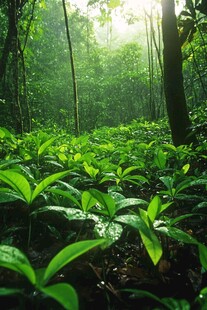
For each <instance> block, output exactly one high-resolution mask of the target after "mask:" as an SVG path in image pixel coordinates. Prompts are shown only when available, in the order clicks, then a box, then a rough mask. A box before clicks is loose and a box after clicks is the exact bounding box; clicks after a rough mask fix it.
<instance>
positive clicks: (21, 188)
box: [0, 170, 31, 204]
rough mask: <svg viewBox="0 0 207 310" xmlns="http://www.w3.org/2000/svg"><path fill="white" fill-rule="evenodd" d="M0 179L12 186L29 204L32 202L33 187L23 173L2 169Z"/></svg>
mask: <svg viewBox="0 0 207 310" xmlns="http://www.w3.org/2000/svg"><path fill="white" fill-rule="evenodd" d="M0 179H1V180H2V181H3V182H5V183H6V184H8V185H9V186H11V187H12V188H13V189H14V190H15V191H16V192H17V193H18V194H19V195H20V198H23V200H24V201H25V202H26V203H27V204H30V202H31V188H30V185H29V182H28V181H27V179H26V178H25V177H24V176H23V175H21V174H20V173H18V172H15V171H12V170H6V171H0Z"/></svg>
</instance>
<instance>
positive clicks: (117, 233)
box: [94, 218, 123, 248]
mask: <svg viewBox="0 0 207 310" xmlns="http://www.w3.org/2000/svg"><path fill="white" fill-rule="evenodd" d="M94 232H95V235H96V237H97V238H105V239H106V243H104V245H103V247H104V248H105V247H108V246H110V245H111V244H113V243H114V242H116V241H117V240H119V239H120V237H121V234H122V232H123V228H122V226H121V225H120V224H118V223H114V222H109V221H107V219H105V218H103V219H99V220H98V221H97V223H96V225H95V227H94Z"/></svg>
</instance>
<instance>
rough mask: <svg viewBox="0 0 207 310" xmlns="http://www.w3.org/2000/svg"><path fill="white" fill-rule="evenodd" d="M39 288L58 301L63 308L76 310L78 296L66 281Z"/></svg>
mask: <svg viewBox="0 0 207 310" xmlns="http://www.w3.org/2000/svg"><path fill="white" fill-rule="evenodd" d="M40 290H41V291H42V292H43V293H44V294H46V295H48V296H50V297H52V298H53V299H55V300H56V301H57V302H59V303H60V304H61V305H62V306H63V308H64V309H67V310H78V309H79V307H78V296H77V293H76V291H75V289H74V288H73V287H72V286H71V285H70V284H67V283H57V284H54V285H50V286H47V287H42V288H40Z"/></svg>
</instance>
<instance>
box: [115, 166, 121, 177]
mask: <svg viewBox="0 0 207 310" xmlns="http://www.w3.org/2000/svg"><path fill="white" fill-rule="evenodd" d="M116 173H117V175H118V177H120V178H121V177H122V167H118V168H117V171H116Z"/></svg>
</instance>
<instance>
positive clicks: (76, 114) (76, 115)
mask: <svg viewBox="0 0 207 310" xmlns="http://www.w3.org/2000/svg"><path fill="white" fill-rule="evenodd" d="M62 3H63V10H64V17H65V26H66V34H67V40H68V47H69V52H70V64H71V71H72V80H73V98H74V120H75V134H76V136H79V134H80V125H79V107H78V88H77V81H76V74H75V64H74V58H73V49H72V43H71V38H70V31H69V26H68V18H67V10H66V5H65V0H62Z"/></svg>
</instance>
